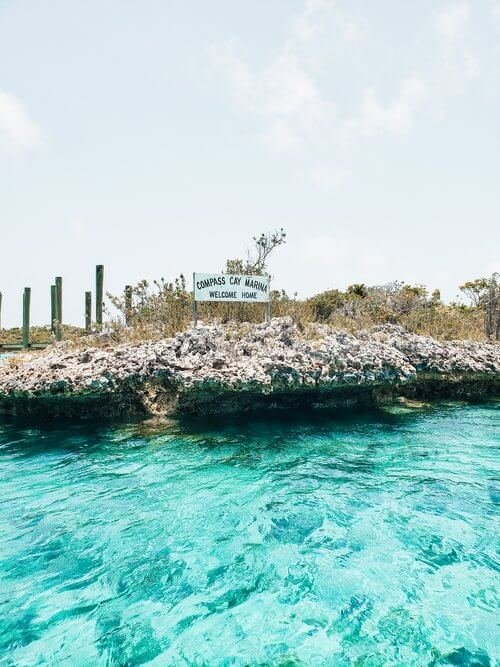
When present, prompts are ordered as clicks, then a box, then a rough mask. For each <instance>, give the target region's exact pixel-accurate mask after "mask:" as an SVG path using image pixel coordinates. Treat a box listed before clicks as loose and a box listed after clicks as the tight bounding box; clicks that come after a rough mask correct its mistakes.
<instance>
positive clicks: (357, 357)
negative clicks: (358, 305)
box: [0, 318, 500, 416]
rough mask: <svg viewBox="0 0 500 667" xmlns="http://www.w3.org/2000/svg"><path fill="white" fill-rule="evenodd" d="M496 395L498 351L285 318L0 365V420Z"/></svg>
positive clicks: (391, 330) (394, 330)
mask: <svg viewBox="0 0 500 667" xmlns="http://www.w3.org/2000/svg"><path fill="white" fill-rule="evenodd" d="M499 389H500V347H499V346H497V345H489V344H485V343H477V342H472V341H455V342H446V343H442V342H438V341H436V340H433V339H431V338H426V337H423V336H417V335H415V334H410V333H408V332H406V331H405V330H404V329H402V328H401V327H398V326H392V325H384V326H380V327H375V328H373V329H371V330H369V331H363V332H360V333H358V334H357V335H350V334H347V333H345V332H341V331H334V330H332V329H330V328H329V327H327V326H325V325H312V326H311V327H309V328H308V329H307V330H306V331H305V332H302V331H300V330H299V328H298V327H297V326H295V325H294V324H293V323H292V321H291V320H290V319H287V318H284V319H275V320H273V321H272V323H270V324H261V325H224V326H223V325H213V326H203V325H201V326H198V328H196V329H189V330H188V331H185V332H183V333H179V334H178V335H177V336H175V337H174V338H170V339H166V340H161V341H157V342H145V343H142V344H139V345H121V346H118V347H113V348H109V349H102V348H88V349H84V350H74V349H70V348H69V347H66V346H65V345H64V344H62V345H57V346H55V347H52V348H50V349H47V350H46V351H45V352H43V353H39V354H29V355H25V356H24V357H21V358H19V361H16V360H14V361H13V360H12V359H11V360H3V361H0V412H4V413H24V412H42V413H45V414H54V415H56V414H65V415H80V416H81V415H88V414H95V413H102V414H117V413H131V412H142V413H149V414H168V415H172V414H181V413H184V414H186V413H190V414H213V413H227V412H235V411H242V410H243V411H247V410H259V409H278V408H299V407H300V408H307V407H312V408H334V407H348V406H353V405H367V404H373V403H380V402H382V401H390V400H393V398H394V397H395V396H398V395H409V396H423V395H442V396H461V397H464V398H475V397H479V396H482V395H484V394H486V393H488V392H498V391H499Z"/></svg>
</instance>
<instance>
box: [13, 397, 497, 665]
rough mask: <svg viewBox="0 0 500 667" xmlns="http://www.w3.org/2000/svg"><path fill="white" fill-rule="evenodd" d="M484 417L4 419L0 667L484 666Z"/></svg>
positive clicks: (493, 552) (445, 410) (492, 448)
mask: <svg viewBox="0 0 500 667" xmlns="http://www.w3.org/2000/svg"><path fill="white" fill-rule="evenodd" d="M498 417H499V410H498V408H497V407H495V406H494V405H483V406H473V407H471V406H458V407H457V406H440V407H435V408H432V409H426V410H421V411H394V412H392V413H380V412H379V413H375V414H369V415H365V416H362V417H361V416H359V415H358V416H356V417H354V416H353V417H352V418H345V419H341V420H339V419H338V418H336V419H332V418H328V419H326V418H321V419H320V418H318V417H314V418H313V417H308V418H307V419H305V418H304V419H299V418H294V419H290V418H286V419H282V420H269V419H266V420H264V419H260V420H255V421H253V422H251V423H242V422H236V421H233V422H231V423H227V424H226V425H225V426H220V425H219V426H213V425H212V426H210V425H207V424H205V425H203V424H201V423H198V424H195V425H191V426H186V425H184V426H183V425H179V424H170V425H166V426H165V425H163V426H162V425H158V424H155V423H154V422H146V423H142V424H137V423H133V424H127V425H123V424H121V425H113V426H109V425H108V426H100V425H93V426H91V425H72V426H71V425H68V426H65V427H62V426H54V427H48V426H47V427H45V428H40V427H36V426H29V425H24V426H23V425H22V424H19V423H12V422H0V480H1V483H0V664H2V665H3V664H5V665H38V664H48V665H56V664H68V665H139V664H151V665H289V666H291V665H340V666H343V665H346V666H347V665H356V666H361V665H363V666H372V665H373V666H376V665H388V664H390V665H441V664H454V665H469V666H470V665H495V664H497V660H498V657H499V647H498V642H497V640H496V634H497V626H496V612H497V610H498V603H499V592H498V570H499V559H498V548H499V542H498V538H497V536H496V530H497V526H498V524H497V521H498V513H497V510H498V505H499V503H500V482H499V477H500V475H499V449H498V445H499V442H500V434H499V419H498Z"/></svg>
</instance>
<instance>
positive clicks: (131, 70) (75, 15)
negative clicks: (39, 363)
mask: <svg viewBox="0 0 500 667" xmlns="http://www.w3.org/2000/svg"><path fill="white" fill-rule="evenodd" d="M499 130H500V0H443V1H441V0H419V1H418V2H410V1H409V0H406V1H402V0H377V2H374V0H268V1H264V0H261V1H255V0H212V2H206V1H205V0H44V1H43V2H37V1H35V0H0V292H2V294H3V308H2V324H3V326H17V325H19V324H20V322H21V316H22V291H23V288H24V287H25V286H30V287H31V288H32V320H33V322H34V323H37V324H42V323H46V322H48V320H49V319H50V316H49V313H50V284H51V283H52V282H53V278H54V276H56V275H61V276H63V281H64V288H63V297H64V319H65V321H66V322H71V323H74V324H83V321H84V315H83V311H84V292H85V290H90V289H93V282H94V274H95V265H96V264H104V265H105V290H106V291H109V292H112V293H119V292H121V291H122V290H123V287H124V285H126V284H133V283H135V282H137V281H139V280H141V279H142V278H147V279H149V280H152V279H154V278H160V277H162V276H163V277H165V278H166V279H173V278H174V277H175V276H177V275H179V274H180V273H184V274H185V275H186V276H189V277H190V276H191V274H192V272H193V271H199V272H208V273H209V272H218V271H221V270H223V268H224V266H225V260H226V259H227V258H234V257H241V256H244V255H245V252H246V249H247V247H248V246H249V245H250V244H251V239H252V237H253V236H255V235H257V234H259V233H260V232H262V231H266V230H271V229H274V228H279V227H283V228H284V229H285V230H286V232H287V238H288V242H287V244H286V245H285V246H283V247H281V248H279V249H277V251H276V254H275V257H274V258H273V259H272V261H271V264H270V270H271V273H272V276H273V287H275V288H277V289H285V290H286V291H287V292H288V293H289V294H294V293H298V296H299V297H306V296H309V295H312V294H313V293H315V292H318V291H322V290H326V289H332V288H345V287H346V286H347V285H349V284H351V283H354V282H356V283H365V284H369V285H372V284H382V283H386V282H388V281H392V280H400V281H405V282H407V283H423V284H425V285H427V286H428V287H429V289H430V290H432V289H434V288H436V287H439V288H440V289H441V292H442V295H443V297H444V298H445V299H448V300H449V299H453V298H455V297H456V295H457V294H458V286H459V285H460V284H461V283H463V282H464V281H466V280H469V279H473V278H476V277H480V276H484V275H488V274H491V273H492V272H493V271H495V270H500V138H499V136H500V132H499Z"/></svg>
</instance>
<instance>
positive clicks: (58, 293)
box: [56, 276, 63, 324]
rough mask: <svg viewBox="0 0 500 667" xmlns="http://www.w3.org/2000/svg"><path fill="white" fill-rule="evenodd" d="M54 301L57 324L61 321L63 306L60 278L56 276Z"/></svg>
mask: <svg viewBox="0 0 500 667" xmlns="http://www.w3.org/2000/svg"><path fill="white" fill-rule="evenodd" d="M56 303H57V321H58V322H59V324H62V322H63V307H62V278H61V276H57V277H56Z"/></svg>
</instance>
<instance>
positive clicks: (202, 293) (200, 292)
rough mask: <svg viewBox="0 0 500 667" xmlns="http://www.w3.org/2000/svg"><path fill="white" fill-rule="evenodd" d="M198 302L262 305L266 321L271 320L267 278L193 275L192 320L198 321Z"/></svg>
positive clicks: (269, 290) (213, 274)
mask: <svg viewBox="0 0 500 667" xmlns="http://www.w3.org/2000/svg"><path fill="white" fill-rule="evenodd" d="M198 301H211V302H217V301H220V302H225V301H234V302H244V303H263V304H265V308H266V321H268V322H269V321H270V320H271V281H270V278H269V276H250V275H242V274H234V273H193V320H194V325H195V326H196V324H197V321H198V306H197V304H198Z"/></svg>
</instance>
